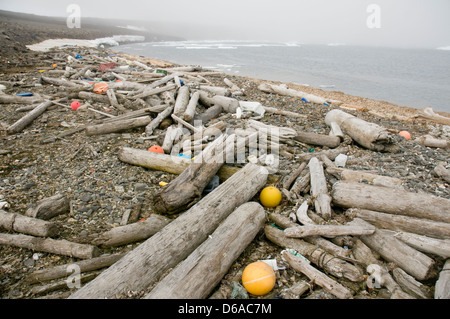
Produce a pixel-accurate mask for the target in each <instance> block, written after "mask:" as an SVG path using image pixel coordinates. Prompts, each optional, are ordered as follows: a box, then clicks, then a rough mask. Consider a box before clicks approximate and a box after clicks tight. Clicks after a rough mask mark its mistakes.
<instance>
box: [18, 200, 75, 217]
mask: <svg viewBox="0 0 450 319" xmlns="http://www.w3.org/2000/svg"><path fill="white" fill-rule="evenodd" d="M69 210H70V200H69V199H68V198H67V197H66V196H64V195H63V194H55V195H53V196H50V197H47V198H43V199H41V200H39V201H37V202H36V203H34V204H32V205H31V206H30V207H29V208H28V209H27V211H26V212H25V215H27V216H30V217H34V218H39V219H44V220H49V219H51V218H53V217H55V216H58V215H61V214H64V213H65V212H68V211H69Z"/></svg>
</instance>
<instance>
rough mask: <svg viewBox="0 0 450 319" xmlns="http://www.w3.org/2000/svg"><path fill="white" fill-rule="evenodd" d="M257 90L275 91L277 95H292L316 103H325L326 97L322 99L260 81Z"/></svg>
mask: <svg viewBox="0 0 450 319" xmlns="http://www.w3.org/2000/svg"><path fill="white" fill-rule="evenodd" d="M258 89H259V90H261V91H263V92H266V93H276V94H279V95H286V96H292V97H298V98H300V99H302V98H304V99H306V100H308V101H309V102H311V103H317V104H324V103H327V99H324V98H322V97H320V96H317V95H314V94H309V93H306V92H302V91H297V90H294V89H289V88H285V87H282V86H280V85H273V84H269V83H262V84H260V85H259V87H258Z"/></svg>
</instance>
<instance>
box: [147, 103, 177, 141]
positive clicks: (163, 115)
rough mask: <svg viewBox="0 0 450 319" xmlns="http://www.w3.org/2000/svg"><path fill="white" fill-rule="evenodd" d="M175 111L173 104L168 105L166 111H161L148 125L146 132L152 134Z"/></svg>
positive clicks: (148, 134)
mask: <svg viewBox="0 0 450 319" xmlns="http://www.w3.org/2000/svg"><path fill="white" fill-rule="evenodd" d="M172 112H173V106H169V107H167V108H166V109H165V110H164V111H162V112H161V113H159V114H158V115H157V116H156V117H155V118H154V119H153V120H152V121H151V122H150V123H149V124H148V125H147V126H146V127H145V134H147V136H150V135H152V134H153V131H154V130H156V129H157V128H158V126H159V125H160V124H161V123H162V121H164V120H165V119H166V118H168V117H169V116H170V114H172Z"/></svg>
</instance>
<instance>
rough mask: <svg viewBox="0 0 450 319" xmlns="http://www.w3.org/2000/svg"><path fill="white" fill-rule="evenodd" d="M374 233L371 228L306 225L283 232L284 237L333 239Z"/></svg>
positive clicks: (373, 229) (373, 228)
mask: <svg viewBox="0 0 450 319" xmlns="http://www.w3.org/2000/svg"><path fill="white" fill-rule="evenodd" d="M374 232H375V227H372V226H367V227H366V226H351V225H342V226H341V225H308V226H295V227H289V228H286V229H285V230H284V233H285V235H286V237H292V238H303V237H309V236H323V237H327V238H333V237H336V236H343V235H353V236H360V235H370V234H373V233H374Z"/></svg>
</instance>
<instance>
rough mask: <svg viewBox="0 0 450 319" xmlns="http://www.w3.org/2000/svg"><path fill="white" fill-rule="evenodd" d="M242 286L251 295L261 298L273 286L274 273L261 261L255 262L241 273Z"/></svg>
mask: <svg viewBox="0 0 450 319" xmlns="http://www.w3.org/2000/svg"><path fill="white" fill-rule="evenodd" d="M242 285H243V286H244V288H245V289H246V290H247V291H248V292H249V293H251V294H253V295H256V296H263V295H266V294H268V293H269V292H270V291H271V290H272V289H273V287H274V286H275V272H274V271H273V269H272V267H270V266H269V265H268V264H266V263H265V262H263V261H256V262H254V263H251V264H249V265H247V267H245V269H244V271H243V272H242Z"/></svg>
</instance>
